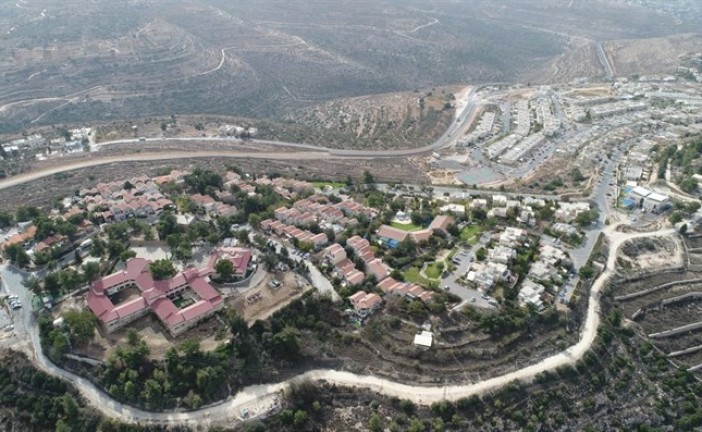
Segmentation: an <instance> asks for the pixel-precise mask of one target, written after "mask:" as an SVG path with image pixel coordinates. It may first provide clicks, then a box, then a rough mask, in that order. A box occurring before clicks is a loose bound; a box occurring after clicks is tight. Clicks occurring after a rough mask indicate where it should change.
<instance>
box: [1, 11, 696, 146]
mask: <svg viewBox="0 0 702 432" xmlns="http://www.w3.org/2000/svg"><path fill="white" fill-rule="evenodd" d="M161 3H162V2H159V1H156V2H153V1H130V2H100V3H95V2H91V1H87V0H77V1H71V2H67V3H61V4H60V5H59V4H57V3H55V2H52V1H48V0H25V1H19V2H16V1H5V2H2V4H1V5H0V27H2V28H3V29H5V31H4V34H3V35H2V37H1V38H0V72H2V75H1V77H0V87H1V88H2V89H3V91H2V92H0V100H1V101H2V104H1V105H2V106H0V116H1V117H0V118H2V129H3V130H4V131H16V130H20V129H22V128H26V127H28V126H30V125H38V124H52V123H58V122H85V121H91V120H111V119H123V118H137V117H143V116H149V115H154V114H172V113H176V114H187V113H198V114H207V113H209V114H225V115H235V116H243V117H251V118H266V119H270V120H273V121H278V120H281V119H283V118H288V119H294V120H301V121H302V123H303V124H310V122H311V123H312V124H316V123H317V122H321V123H322V124H328V123H327V119H325V115H327V114H325V111H327V110H330V109H331V110H332V111H331V112H334V111H333V110H338V109H342V108H343V103H342V106H341V107H340V106H339V102H330V101H335V100H339V99H344V98H348V97H352V98H354V97H355V98H358V97H366V96H367V95H370V94H378V93H390V92H398V91H414V90H420V91H425V89H430V88H432V87H436V86H444V85H456V84H458V85H462V84H464V83H468V82H470V83H481V82H495V81H507V82H534V83H537V82H549V81H556V80H557V81H559V82H567V81H569V80H571V79H574V78H577V77H592V78H594V77H597V76H599V75H601V74H602V70H601V68H600V67H599V64H598V61H597V56H596V55H594V52H595V49H594V44H595V43H596V42H599V41H604V40H615V39H635V38H642V37H666V36H668V35H670V34H672V33H680V32H683V31H685V29H688V30H690V31H691V30H693V29H692V28H689V27H688V26H686V23H684V22H683V23H680V22H675V20H674V19H673V18H672V17H661V16H659V15H658V14H656V13H655V12H654V11H651V10H647V9H644V8H632V7H627V6H625V5H621V4H614V3H609V2H598V3H599V4H598V6H597V7H594V8H593V7H590V5H589V2H583V1H574V2H570V4H568V2H564V1H555V0H549V1H540V2H536V3H534V2H528V1H526V0H520V1H511V2H509V3H506V2H505V3H500V4H499V5H497V4H495V3H494V2H488V1H483V0H472V1H468V2H462V3H437V4H434V5H433V6H432V7H431V8H427V7H426V4H425V3H424V2H421V1H410V2H398V1H393V0H383V1H379V2H373V3H370V4H366V5H365V6H364V8H362V9H360V10H359V9H358V8H356V7H355V6H354V5H353V4H352V3H341V4H339V5H337V6H338V7H334V8H327V7H326V4H325V3H320V2H314V1H313V2H302V1H273V2H264V3H261V2H257V1H244V2H237V3H236V5H234V4H232V3H231V2H228V1H214V0H211V1H204V0H198V1H187V2H186V1H175V2H169V3H168V8H166V9H165V10H164V9H162V8H161ZM544 13H548V14H550V15H551V16H553V17H554V19H551V20H548V21H544V20H542V19H541V18H540V17H541V16H542V15H543V14H544ZM516 23H519V25H514V24H516ZM673 24H674V25H673ZM661 43H662V45H661V46H662V47H665V46H668V45H667V44H668V43H667V42H666V41H665V40H663V41H662V42H661ZM620 45H621V44H616V45H614V46H615V47H617V48H616V49H614V48H613V49H612V50H611V51H610V52H611V55H613V56H622V58H623V59H624V60H622V65H621V68H625V65H626V64H628V62H630V61H631V60H629V58H630V57H631V56H635V51H636V47H635V46H634V47H633V49H634V54H629V53H627V52H626V47H624V48H621V46H620ZM622 50H624V51H622ZM613 60H614V63H615V64H619V62H618V61H617V59H616V58H615V59H613ZM644 63H645V62H644ZM642 66H646V65H645V64H644V65H642ZM650 66H651V67H653V68H655V67H656V65H650ZM360 101H362V99H361V100H360ZM360 101H359V100H358V99H352V100H351V105H352V106H354V105H358V103H359V102H360ZM380 102H382V103H390V104H391V106H390V107H389V108H388V109H389V110H390V112H394V111H397V105H396V103H395V102H394V101H392V100H390V101H387V100H385V101H380ZM328 103H331V105H329V104H328ZM382 103H381V106H382ZM428 105H429V104H428ZM315 106H318V108H314V107H315ZM376 109H377V108H376ZM350 111H351V112H350V113H349V116H351V118H350V119H349V120H351V121H352V120H353V119H352V118H353V117H354V116H355V115H357V114H354V108H350ZM369 114H370V113H369ZM320 116H321V117H320ZM313 117H314V119H313ZM358 120H359V122H363V121H364V120H363V118H362V116H361V117H359V119H358ZM335 121H339V120H338V119H337V120H335ZM416 121H417V129H419V131H420V132H421V131H425V130H426V129H431V128H432V127H434V125H431V124H427V125H424V124H423V122H430V121H438V122H439V123H441V122H442V119H441V118H440V116H436V115H430V116H428V118H427V116H419V117H418V118H417V119H416ZM346 126H348V125H346ZM380 126H382V125H380ZM343 129H344V128H342V130H343ZM381 130H382V128H381ZM363 131H364V130H363V128H362V127H359V128H354V130H353V131H350V132H351V133H350V134H349V136H351V137H353V136H358V135H359V133H362V132H363ZM377 131H378V129H377V128H373V127H371V128H367V130H366V131H365V132H368V133H371V136H372V133H373V132H377Z"/></svg>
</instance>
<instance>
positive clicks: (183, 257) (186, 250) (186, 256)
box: [173, 242, 193, 266]
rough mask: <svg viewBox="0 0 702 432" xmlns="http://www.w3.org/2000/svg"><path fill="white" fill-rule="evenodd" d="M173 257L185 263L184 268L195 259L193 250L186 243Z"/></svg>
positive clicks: (181, 245)
mask: <svg viewBox="0 0 702 432" xmlns="http://www.w3.org/2000/svg"><path fill="white" fill-rule="evenodd" d="M173 257H174V258H175V259H177V260H178V261H180V262H181V263H183V266H185V265H186V264H187V262H188V261H190V259H192V257H193V249H192V248H191V247H190V244H188V243H186V242H184V243H181V244H179V245H178V247H177V248H176V249H175V250H174V251H173Z"/></svg>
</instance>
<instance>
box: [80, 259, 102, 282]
mask: <svg viewBox="0 0 702 432" xmlns="http://www.w3.org/2000/svg"><path fill="white" fill-rule="evenodd" d="M81 268H82V269H83V278H84V279H85V281H86V282H87V283H88V285H90V284H92V283H93V282H94V281H95V280H96V279H97V278H98V276H100V264H98V263H96V262H95V261H90V262H87V263H85V264H83V265H82V266H81Z"/></svg>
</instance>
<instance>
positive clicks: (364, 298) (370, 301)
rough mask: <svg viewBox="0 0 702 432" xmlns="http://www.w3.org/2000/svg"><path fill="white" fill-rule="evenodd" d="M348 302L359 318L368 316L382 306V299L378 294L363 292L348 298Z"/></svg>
mask: <svg viewBox="0 0 702 432" xmlns="http://www.w3.org/2000/svg"><path fill="white" fill-rule="evenodd" d="M349 301H350V302H351V305H352V306H353V308H354V311H355V312H356V315H358V316H359V317H360V318H366V317H368V316H370V315H371V314H373V312H375V311H376V310H378V309H380V308H381V307H382V305H383V299H382V298H380V296H379V295H378V294H375V293H367V292H365V291H358V292H357V293H356V294H354V295H352V296H350V297H349Z"/></svg>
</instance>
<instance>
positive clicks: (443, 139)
mask: <svg viewBox="0 0 702 432" xmlns="http://www.w3.org/2000/svg"><path fill="white" fill-rule="evenodd" d="M478 88H479V87H471V89H470V90H469V91H468V95H467V96H466V105H465V106H464V107H463V108H462V109H461V110H460V111H459V112H457V113H456V121H454V122H452V123H451V125H450V126H449V127H448V129H447V130H446V131H445V132H444V133H443V135H441V136H440V137H439V139H437V140H436V141H434V142H433V143H431V144H428V145H426V146H423V147H418V148H413V149H401V150H375V151H373V150H344V149H334V148H328V147H324V146H319V145H313V144H305V143H292V142H285V141H271V140H261V139H250V140H241V139H238V138H233V137H174V138H168V137H158V138H146V139H144V141H141V140H140V139H138V138H136V139H134V138H131V139H120V140H114V141H104V142H101V143H97V144H95V146H96V147H98V148H99V147H103V146H109V145H111V144H129V143H132V144H139V143H141V142H147V143H158V142H173V141H177V142H231V143H238V144H241V143H258V144H265V145H270V146H277V147H292V148H298V149H302V150H311V151H316V152H320V154H326V155H329V156H330V157H337V158H352V159H356V158H396V157H405V156H413V155H418V154H422V153H428V152H431V151H434V150H437V149H440V148H445V147H448V146H450V145H453V144H455V142H456V140H457V139H458V138H460V137H461V136H462V135H463V133H464V132H465V131H466V130H468V129H469V128H470V126H471V125H472V124H473V122H474V121H475V117H476V115H477V112H478V107H479V106H480V103H479V99H478V97H477V95H476V92H477V90H478ZM285 154H287V155H290V153H269V156H268V157H267V158H268V159H289V158H290V157H283V158H280V157H276V156H275V155H285ZM293 154H298V153H293Z"/></svg>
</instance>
